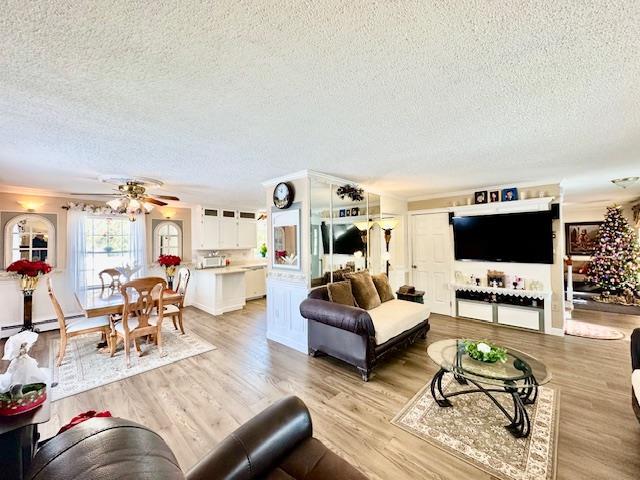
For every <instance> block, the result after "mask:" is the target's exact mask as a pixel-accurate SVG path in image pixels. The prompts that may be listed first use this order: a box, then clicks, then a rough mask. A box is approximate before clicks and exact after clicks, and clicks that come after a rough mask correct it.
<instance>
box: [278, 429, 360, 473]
mask: <svg viewBox="0 0 640 480" xmlns="http://www.w3.org/2000/svg"><path fill="white" fill-rule="evenodd" d="M327 478H340V479H343V480H366V477H365V476H364V475H363V474H362V473H360V472H359V471H358V470H356V468H355V467H353V466H351V465H350V464H349V463H347V461H346V460H343V459H342V458H341V457H339V456H338V455H336V454H335V453H333V452H332V451H331V450H329V449H328V448H327V447H325V446H324V445H323V444H322V443H321V442H320V441H319V440H317V439H315V438H308V439H307V440H305V441H303V442H301V443H300V444H299V446H298V447H297V448H296V449H295V450H294V451H293V452H291V453H290V454H289V455H288V456H287V457H286V458H285V459H284V460H283V461H282V462H281V463H280V465H279V466H278V467H277V468H276V469H275V470H273V471H272V472H271V473H270V474H269V475H267V480H294V479H295V480H297V479H304V480H325V479H327Z"/></svg>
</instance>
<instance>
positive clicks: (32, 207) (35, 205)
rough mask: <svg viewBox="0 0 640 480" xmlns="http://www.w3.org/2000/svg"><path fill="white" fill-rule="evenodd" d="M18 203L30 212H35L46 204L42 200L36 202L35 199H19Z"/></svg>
mask: <svg viewBox="0 0 640 480" xmlns="http://www.w3.org/2000/svg"><path fill="white" fill-rule="evenodd" d="M18 204H19V205H20V206H21V207H22V208H24V209H25V210H26V211H27V212H29V213H34V212H35V211H36V210H38V209H39V208H40V207H42V205H44V203H42V202H35V201H33V200H18Z"/></svg>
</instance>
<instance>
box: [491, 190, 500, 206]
mask: <svg viewBox="0 0 640 480" xmlns="http://www.w3.org/2000/svg"><path fill="white" fill-rule="evenodd" d="M499 201H500V190H493V191H491V192H489V202H491V203H495V202H499Z"/></svg>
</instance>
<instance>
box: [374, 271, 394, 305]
mask: <svg viewBox="0 0 640 480" xmlns="http://www.w3.org/2000/svg"><path fill="white" fill-rule="evenodd" d="M371 279H372V280H373V284H374V285H375V287H376V290H377V292H378V296H379V297H380V301H381V302H382V303H384V302H388V301H389V300H395V298H396V296H395V295H394V294H393V290H392V289H391V284H390V283H389V277H387V274H386V273H379V274H377V275H371Z"/></svg>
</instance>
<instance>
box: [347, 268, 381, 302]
mask: <svg viewBox="0 0 640 480" xmlns="http://www.w3.org/2000/svg"><path fill="white" fill-rule="evenodd" d="M345 277H346V278H347V279H348V280H351V290H352V291H353V296H354V297H355V299H356V303H357V304H358V306H359V307H360V308H364V309H365V310H372V309H374V308H376V307H379V306H380V305H381V304H382V302H381V301H380V295H378V291H377V290H376V286H375V284H374V283H373V279H372V278H371V274H370V273H369V272H358V273H347V274H345Z"/></svg>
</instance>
